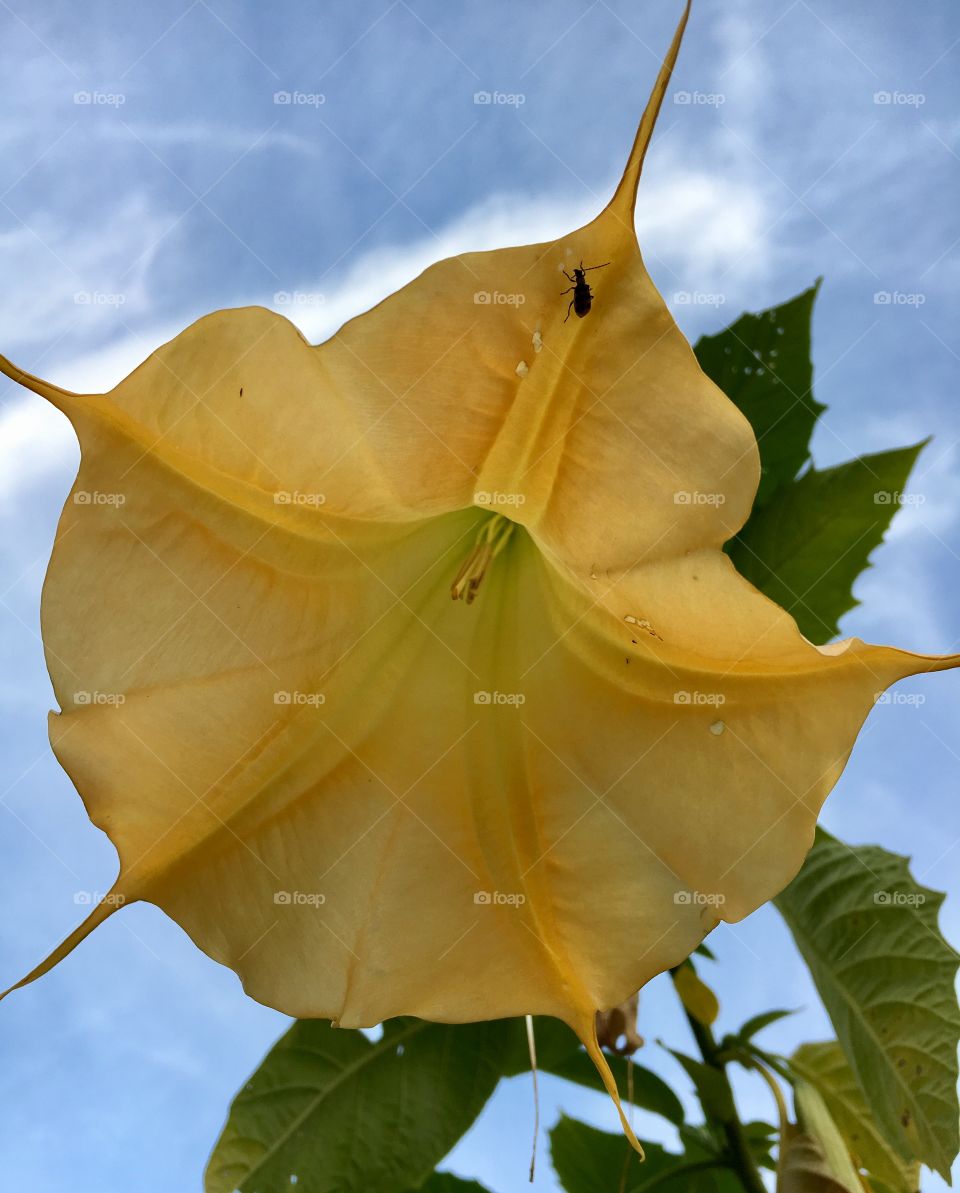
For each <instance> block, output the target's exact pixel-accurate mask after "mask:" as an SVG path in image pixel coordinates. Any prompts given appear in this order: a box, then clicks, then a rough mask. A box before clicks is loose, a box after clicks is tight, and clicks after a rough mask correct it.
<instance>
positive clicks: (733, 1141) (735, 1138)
mask: <svg viewBox="0 0 960 1193" xmlns="http://www.w3.org/2000/svg"><path fill="white" fill-rule="evenodd" d="M676 972H677V971H676V970H675V969H673V970H671V971H670V974H671V976H672V977H674V978H676ZM680 1001H681V1003H682V1002H683V1000H682V999H681V1000H680ZM683 1013H684V1014H685V1015H686V1017H687V1023H688V1024H689V1025H690V1030H691V1032H692V1033H693V1038H694V1040H696V1042H697V1047H698V1048H699V1049H700V1055H701V1056H702V1057H703V1063H704V1064H705V1065H708V1066H709V1067H710V1068H711V1069H714V1070H715V1071H716V1072H717V1073H718V1074H719V1076H720V1079H721V1080H722V1081H723V1083H724V1085H725V1086H726V1089H727V1092H728V1093H729V1095H730V1097H729V1104H730V1105H731V1106H734V1105H735V1103H734V1099H733V1087H732V1086H731V1085H730V1078H729V1077H728V1076H727V1070H726V1063H725V1061H724V1059H723V1057H722V1055H721V1054H720V1049H719V1046H718V1045H717V1041H716V1039H715V1037H714V1034H713V1032H712V1031H711V1029H710V1028H709V1027H708V1026H707V1024H705V1023H701V1022H700V1020H699V1019H696V1018H694V1016H693V1015H691V1014H690V1012H689V1011H688V1010H687V1008H686V1006H684V1008H683ZM704 1114H706V1116H707V1119H708V1120H710V1118H711V1116H710V1114H709V1112H708V1111H707V1108H706V1107H704ZM712 1121H713V1122H714V1123H715V1125H716V1126H717V1127H719V1128H720V1130H721V1131H722V1132H723V1136H724V1139H725V1140H726V1142H727V1149H728V1151H729V1160H730V1166H731V1168H732V1169H733V1171H734V1172H735V1173H736V1174H737V1176H738V1177H739V1178H740V1180H741V1182H742V1183H743V1187H744V1189H745V1190H746V1193H767V1189H766V1186H765V1185H764V1183H763V1181H762V1180H761V1178H760V1170H759V1169H758V1168H757V1163H756V1161H755V1160H754V1158H753V1154H752V1153H751V1151H750V1145H749V1144H748V1143H747V1137H746V1135H745V1134H744V1130H743V1124H742V1123H741V1122H740V1119H739V1117H738V1115H737V1113H736V1110H734V1111H733V1113H732V1114H730V1115H724V1116H723V1117H722V1118H719V1119H716V1118H715V1119H713V1120H712Z"/></svg>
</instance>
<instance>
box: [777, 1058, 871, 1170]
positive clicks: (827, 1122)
mask: <svg viewBox="0 0 960 1193" xmlns="http://www.w3.org/2000/svg"><path fill="white" fill-rule="evenodd" d="M793 1093H794V1100H795V1102H796V1107H797V1118H798V1119H799V1121H800V1123H801V1124H802V1127H803V1130H804V1131H806V1133H807V1134H808V1135H811V1136H812V1137H813V1138H814V1139H815V1140H816V1141H817V1143H818V1144H819V1146H820V1150H821V1152H822V1153H823V1158H824V1160H825V1162H826V1165H827V1168H828V1169H829V1172H830V1175H831V1176H832V1177H833V1179H834V1180H836V1181H837V1182H838V1184H841V1185H842V1186H843V1187H844V1188H845V1189H846V1190H847V1193H863V1185H862V1184H861V1182H860V1178H859V1176H858V1175H857V1170H856V1168H855V1167H854V1165H853V1161H852V1160H851V1159H850V1151H849V1149H848V1147H847V1143H846V1140H845V1139H844V1137H843V1135H842V1134H841V1132H840V1129H839V1127H838V1126H837V1124H836V1123H835V1122H834V1121H833V1115H832V1114H831V1113H830V1110H829V1107H828V1106H827V1104H826V1102H825V1101H824V1100H823V1097H822V1096H821V1094H820V1091H819V1090H818V1089H817V1087H816V1086H815V1085H813V1084H811V1083H810V1082H809V1081H804V1080H802V1079H801V1080H798V1081H797V1083H796V1085H795V1086H794V1091H793Z"/></svg>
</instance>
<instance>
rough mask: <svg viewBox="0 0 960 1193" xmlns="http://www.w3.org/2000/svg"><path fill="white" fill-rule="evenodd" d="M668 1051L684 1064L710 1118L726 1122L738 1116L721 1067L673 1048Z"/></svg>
mask: <svg viewBox="0 0 960 1193" xmlns="http://www.w3.org/2000/svg"><path fill="white" fill-rule="evenodd" d="M667 1051H668V1052H669V1053H670V1055H671V1056H673V1057H674V1058H675V1059H676V1060H678V1061H679V1062H680V1064H681V1065H683V1068H684V1069H685V1071H686V1073H687V1076H688V1077H689V1078H690V1080H691V1081H692V1082H693V1085H694V1088H695V1089H696V1091H697V1097H698V1098H699V1099H700V1104H701V1106H703V1110H704V1113H705V1114H706V1116H707V1118H708V1119H719V1120H720V1121H721V1122H725V1121H728V1120H730V1119H735V1118H736V1117H737V1111H736V1107H735V1106H734V1104H733V1095H732V1094H731V1093H730V1086H729V1084H728V1082H727V1079H726V1077H725V1076H724V1074H723V1072H722V1071H721V1070H720V1069H715V1068H713V1066H712V1065H705V1064H704V1063H703V1062H702V1061H699V1060H694V1058H693V1057H692V1056H687V1055H686V1053H683V1052H677V1051H676V1050H675V1049H673V1048H668V1049H667Z"/></svg>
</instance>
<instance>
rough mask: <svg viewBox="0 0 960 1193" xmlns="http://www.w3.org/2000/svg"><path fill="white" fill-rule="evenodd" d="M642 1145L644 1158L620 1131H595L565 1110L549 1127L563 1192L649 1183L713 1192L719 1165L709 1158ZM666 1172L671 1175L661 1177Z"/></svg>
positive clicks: (679, 1192)
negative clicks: (554, 1123)
mask: <svg viewBox="0 0 960 1193" xmlns="http://www.w3.org/2000/svg"><path fill="white" fill-rule="evenodd" d="M643 1150H644V1153H645V1155H646V1159H645V1160H641V1159H640V1157H639V1156H638V1155H637V1153H636V1152H635V1151H634V1150H633V1148H632V1147H631V1146H630V1144H629V1143H627V1141H626V1139H625V1138H624V1136H623V1135H622V1134H617V1135H611V1134H610V1133H609V1132H607V1131H598V1130H597V1129H596V1128H595V1127H590V1126H587V1124H586V1123H581V1122H579V1121H578V1120H577V1119H573V1118H568V1117H567V1116H566V1115H562V1116H561V1118H560V1121H559V1122H558V1123H557V1125H556V1126H555V1127H554V1128H553V1130H552V1131H551V1132H550V1157H551V1159H552V1160H553V1166H554V1168H555V1169H556V1173H557V1176H558V1177H559V1178H560V1183H561V1185H562V1186H563V1188H564V1189H566V1191H567V1193H618V1191H619V1190H621V1189H622V1190H623V1191H624V1193H641V1190H643V1189H644V1188H645V1187H646V1186H647V1185H650V1184H651V1183H653V1182H656V1189H657V1190H658V1191H662V1193H715V1190H716V1189H717V1185H716V1182H715V1181H714V1175H715V1173H717V1172H718V1171H719V1170H717V1169H714V1168H713V1167H712V1165H713V1163H714V1161H713V1160H712V1159H710V1158H708V1159H701V1158H696V1159H691V1158H690V1157H688V1156H684V1155H682V1154H681V1155H677V1154H674V1153H673V1152H668V1151H666V1150H665V1149H664V1148H662V1147H661V1146H660V1145H659V1144H657V1143H644V1144H643ZM670 1172H675V1174H676V1175H675V1177H674V1178H671V1177H668V1176H667V1174H668V1173H670ZM719 1175H721V1176H723V1175H725V1174H724V1173H722V1172H720V1173H719ZM661 1182H662V1183H661Z"/></svg>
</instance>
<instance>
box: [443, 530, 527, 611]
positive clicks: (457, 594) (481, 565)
mask: <svg viewBox="0 0 960 1193" xmlns="http://www.w3.org/2000/svg"><path fill="white" fill-rule="evenodd" d="M513 526H514V524H513V522H511V521H510V519H509V518H505V517H504V516H503V514H494V515H493V516H492V517H490V518H488V519H487V520H486V521H485V522H483V523H482V525H481V526H480V529H479V530H478V531H477V537H476V540H475V541H474V544H473V547H472V548H471V550H470V552H469V554H468V555H467V557H466V559H465V560H464V561H463V563H462V564H461V566H460V571H459V572H457V574H456V577H455V578H454V581H453V583H452V584H451V585H450V595H451V597H453V599H454V600H455V601H466V602H467V604H468V605H469V604H472V602H473V598H474V597H475V596H476V595H477V591H478V589H479V588H480V585H481V583H482V581H483V577H484V576H485V575H486V571H487V568H488V567H489V566H490V564H491V563H492V562H493V561H494V559H496V557H497V556H498V555H499V554H500V552H501V551H502V550H503V548H504V547H505V546H506V545H507V540H508V539H509V538H510V535H511V534H512V533H513Z"/></svg>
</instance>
